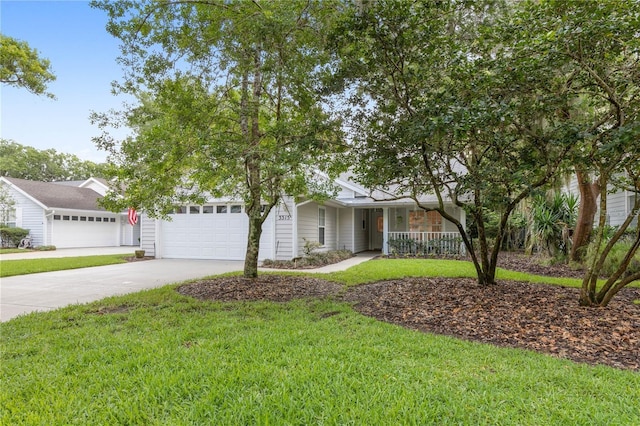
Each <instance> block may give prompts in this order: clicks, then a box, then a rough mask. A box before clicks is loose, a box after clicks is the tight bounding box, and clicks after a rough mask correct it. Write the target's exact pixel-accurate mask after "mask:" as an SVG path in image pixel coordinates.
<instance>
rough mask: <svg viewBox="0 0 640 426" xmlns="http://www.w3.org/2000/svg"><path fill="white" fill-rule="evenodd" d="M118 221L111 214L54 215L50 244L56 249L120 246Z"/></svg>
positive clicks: (71, 213)
mask: <svg viewBox="0 0 640 426" xmlns="http://www.w3.org/2000/svg"><path fill="white" fill-rule="evenodd" d="M119 232H120V219H119V218H116V216H115V215H112V214H104V215H100V216H98V215H96V214H95V213H94V214H80V213H76V212H69V213H64V212H60V214H58V213H56V214H55V215H54V216H53V221H52V222H51V244H53V245H54V246H56V247H57V248H72V247H112V246H117V245H119V244H120V241H119V239H120V234H119Z"/></svg>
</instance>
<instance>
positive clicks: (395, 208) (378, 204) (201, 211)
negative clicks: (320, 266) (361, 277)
mask: <svg viewBox="0 0 640 426" xmlns="http://www.w3.org/2000/svg"><path fill="white" fill-rule="evenodd" d="M335 184H336V185H337V186H338V188H339V192H338V195H337V196H336V197H334V198H331V199H329V200H327V201H325V202H324V203H317V202H315V201H313V200H310V199H304V200H299V199H298V200H294V198H292V197H286V198H285V199H284V200H283V202H281V203H280V204H279V205H278V206H276V207H275V208H274V209H273V210H272V211H271V213H270V214H269V217H268V218H267V220H266V221H265V223H264V226H263V233H262V237H261V240H260V254H259V259H260V260H264V259H278V260H290V259H292V258H295V257H298V256H301V255H302V254H303V248H304V245H305V242H306V241H313V242H318V243H320V245H321V248H320V250H333V249H347V250H350V251H353V252H354V253H357V252H362V251H368V250H380V251H382V252H384V253H387V252H389V251H390V250H394V249H395V248H397V247H398V245H397V244H396V245H394V242H395V243H397V242H399V241H400V242H402V244H401V246H402V247H404V248H407V247H409V246H412V247H414V248H415V247H416V246H417V245H420V244H422V245H423V247H425V246H426V245H427V244H432V242H433V241H438V242H439V243H438V244H439V245H438V246H437V247H436V246H430V247H432V248H434V249H438V250H440V249H442V248H443V247H442V245H441V244H442V242H443V241H452V240H454V239H455V240H456V248H455V249H456V250H461V244H460V239H459V233H458V231H457V229H456V228H455V226H454V225H453V224H451V223H449V222H447V221H445V220H443V218H442V217H441V216H440V214H439V213H437V212H425V211H424V210H422V209H420V208H418V207H417V205H416V203H415V202H414V201H413V200H411V199H409V198H406V199H401V200H396V199H391V197H387V199H386V200H385V199H383V200H380V199H379V197H378V196H376V200H374V199H373V198H371V197H370V196H369V194H370V191H369V190H367V189H366V188H363V187H361V186H360V185H358V184H356V183H354V182H352V181H350V180H349V179H348V178H343V179H337V180H336V181H335ZM379 196H380V197H383V194H379ZM394 198H395V197H394ZM421 203H422V204H425V205H429V204H430V205H433V206H435V205H436V204H437V200H436V198H435V197H425V198H424V199H423V200H421ZM449 212H450V213H451V214H453V215H454V216H456V217H458V218H460V220H461V221H462V223H463V224H464V223H465V213H464V211H463V210H462V209H460V208H458V207H455V206H454V205H453V204H451V207H449ZM243 213H244V206H243V204H242V203H241V202H238V201H234V200H230V199H211V200H210V201H209V202H207V203H205V204H203V205H183V206H178V207H177V208H176V209H175V212H174V213H173V214H171V215H170V217H171V220H170V221H166V220H154V219H151V218H148V217H146V216H145V215H142V217H141V236H140V243H141V244H140V248H141V249H143V250H145V251H146V254H147V255H151V256H155V257H156V258H191V259H226V260H243V259H244V256H245V251H246V245H247V236H248V227H249V223H248V217H247V215H246V214H243ZM445 244H446V243H445ZM444 248H445V249H448V250H451V249H453V247H452V246H449V245H447V246H446V247H444ZM462 250H463V249H462Z"/></svg>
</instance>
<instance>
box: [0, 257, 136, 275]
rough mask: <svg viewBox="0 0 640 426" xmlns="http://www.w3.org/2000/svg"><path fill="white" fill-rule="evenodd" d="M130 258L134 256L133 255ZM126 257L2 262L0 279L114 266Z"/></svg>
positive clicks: (59, 258)
mask: <svg viewBox="0 0 640 426" xmlns="http://www.w3.org/2000/svg"><path fill="white" fill-rule="evenodd" d="M130 256H133V253H132V254H131V255H130ZM125 257H127V255H122V254H110V255H101V256H82V257H51V258H41V259H15V260H0V277H11V276H14V275H26V274H35V273H38V272H51V271H62V270H66V269H78V268H87V267H90V266H103V265H113V264H116V263H125V262H126V260H125Z"/></svg>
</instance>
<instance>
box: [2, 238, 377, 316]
mask: <svg viewBox="0 0 640 426" xmlns="http://www.w3.org/2000/svg"><path fill="white" fill-rule="evenodd" d="M134 250H135V247H97V248H82V249H58V250H54V251H42V252H38V251H33V252H24V253H12V254H3V255H2V256H0V257H1V259H2V260H10V259H35V258H52V257H73V256H93V255H101V254H122V253H124V254H127V253H130V254H132V255H133V252H134ZM377 255H379V252H364V253H358V254H357V255H356V256H354V257H352V258H350V259H347V260H345V261H342V262H340V263H336V264H333V265H328V266H324V267H322V268H317V269H307V270H305V272H320V273H329V272H336V271H341V270H344V269H347V268H350V267H351V266H354V265H357V264H359V263H362V262H366V261H368V260H370V259H372V258H374V257H376V256H377ZM243 267H244V262H242V261H225V260H186V259H153V260H146V261H141V262H131V263H121V264H118V265H107V266H96V267H93V268H83V269H70V270H67V271H56V272H44V273H41V274H30V275H20V276H16V277H7V278H2V279H0V322H2V321H8V320H10V319H11V318H14V317H17V316H18V315H22V314H26V313H29V312H34V311H49V310H52V309H57V308H61V307H63V306H67V305H71V304H75V303H89V302H93V301H95V300H100V299H103V298H105V297H109V296H115V295H119V294H126V293H134V292H136V291H140V290H146V289H150V288H155V287H161V286H163V285H166V284H171V283H176V282H180V281H185V280H190V279H195V278H202V277H206V276H209V275H218V274H223V273H225V272H234V271H242V268H243ZM260 270H261V271H268V270H269V269H265V268H260Z"/></svg>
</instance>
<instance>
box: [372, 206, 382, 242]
mask: <svg viewBox="0 0 640 426" xmlns="http://www.w3.org/2000/svg"><path fill="white" fill-rule="evenodd" d="M370 214H371V224H372V225H373V226H371V228H370V230H371V235H370V237H371V238H370V239H369V241H371V244H370V248H371V250H382V244H383V239H382V231H383V230H384V219H383V214H382V209H372V210H370Z"/></svg>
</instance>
